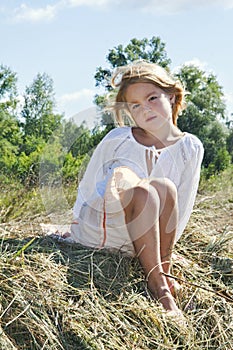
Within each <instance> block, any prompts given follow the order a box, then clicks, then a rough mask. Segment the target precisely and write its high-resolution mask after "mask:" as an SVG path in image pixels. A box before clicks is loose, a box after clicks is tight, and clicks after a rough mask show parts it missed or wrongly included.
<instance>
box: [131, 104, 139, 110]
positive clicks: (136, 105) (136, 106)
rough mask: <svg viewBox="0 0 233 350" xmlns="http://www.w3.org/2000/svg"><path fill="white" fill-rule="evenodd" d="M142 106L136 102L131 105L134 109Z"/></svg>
mask: <svg viewBox="0 0 233 350" xmlns="http://www.w3.org/2000/svg"><path fill="white" fill-rule="evenodd" d="M139 107H140V104H139V103H135V104H133V105H132V106H131V109H132V110H135V109H137V108H139Z"/></svg>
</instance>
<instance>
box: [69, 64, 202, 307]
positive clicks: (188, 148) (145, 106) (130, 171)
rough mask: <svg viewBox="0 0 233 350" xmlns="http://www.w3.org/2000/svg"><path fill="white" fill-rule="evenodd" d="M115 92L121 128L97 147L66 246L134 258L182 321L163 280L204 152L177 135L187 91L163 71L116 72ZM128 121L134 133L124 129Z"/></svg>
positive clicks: (142, 67)
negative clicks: (69, 243) (72, 243)
mask: <svg viewBox="0 0 233 350" xmlns="http://www.w3.org/2000/svg"><path fill="white" fill-rule="evenodd" d="M112 86H113V87H114V88H117V94H116V96H115V101H114V104H113V106H112V107H113V110H114V112H115V116H116V120H117V122H118V124H119V125H120V127H117V128H115V129H113V130H111V131H110V132H109V133H108V134H107V135H106V136H105V137H104V139H103V140H102V141H101V142H100V144H99V145H98V146H97V148H96V150H95V151H94V153H93V155H92V158H91V160H90V162H89V164H88V166H87V169H86V172H85V174H84V177H83V179H82V180H81V182H80V184H79V188H78V196H77V200H76V203H75V206H74V222H73V224H72V226H71V238H72V239H73V240H74V241H76V242H79V243H81V244H83V245H86V246H91V247H99V248H101V247H103V248H115V249H118V250H121V251H123V252H126V253H127V254H129V255H133V256H136V257H138V259H139V261H140V263H141V265H142V267H143V269H144V272H145V277H146V281H147V284H148V288H149V291H150V293H151V295H152V296H153V297H154V298H155V299H157V300H159V301H160V302H161V304H162V305H163V307H164V308H165V310H166V311H168V312H169V313H179V312H180V311H179V309H178V306H177V305H176V303H175V300H174V298H173V294H174V285H172V282H171V280H169V278H166V277H165V275H164V274H163V272H164V273H167V274H169V270H170V261H171V254H172V249H173V246H174V244H175V242H176V241H177V240H178V239H179V237H180V236H181V234H182V232H183V230H184V228H185V226H186V224H187V222H188V220H189V217H190V214H191V211H192V208H193V204H194V200H195V196H196V193H197V188H198V183H199V177H200V167H201V162H202V158H203V146H202V143H201V142H200V141H199V139H197V137H195V136H194V135H192V134H189V133H183V132H181V131H180V130H179V129H178V128H177V126H176V121H177V117H178V114H179V112H180V111H181V110H182V108H183V106H184V89H183V87H182V85H181V83H180V82H179V81H176V80H174V79H173V78H172V77H171V76H170V75H169V74H168V73H167V71H165V70H164V69H163V68H161V67H160V66H158V65H156V64H153V63H147V62H145V61H139V62H134V63H132V64H130V65H128V66H125V67H121V68H118V69H117V70H116V72H115V73H114V75H113V78H112ZM126 116H127V117H129V118H130V120H131V121H132V122H133V124H134V126H132V127H131V126H124V119H125V117H126Z"/></svg>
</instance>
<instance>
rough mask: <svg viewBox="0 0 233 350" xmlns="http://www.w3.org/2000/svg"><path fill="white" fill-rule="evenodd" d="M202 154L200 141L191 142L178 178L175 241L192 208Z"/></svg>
mask: <svg viewBox="0 0 233 350" xmlns="http://www.w3.org/2000/svg"><path fill="white" fill-rule="evenodd" d="M203 155H204V149H203V146H202V143H201V142H200V141H199V140H198V142H196V143H194V144H192V148H191V150H190V158H189V159H187V161H186V163H185V166H184V170H183V173H182V175H181V178H180V184H179V186H178V188H177V191H178V204H179V226H178V232H177V236H176V241H177V240H178V239H179V238H180V236H181V234H182V233H183V231H184V229H185V227H186V225H187V223H188V221H189V218H190V216H191V213H192V210H193V206H194V202H195V198H196V195H197V190H198V185H199V180H200V170H201V163H202V159H203Z"/></svg>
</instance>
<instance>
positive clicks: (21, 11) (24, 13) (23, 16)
mask: <svg viewBox="0 0 233 350" xmlns="http://www.w3.org/2000/svg"><path fill="white" fill-rule="evenodd" d="M64 4H65V3H64V1H60V2H57V3H56V4H54V5H46V6H45V7H39V8H32V7H29V6H28V5H26V4H21V5H20V7H18V8H16V9H15V10H14V15H13V19H14V20H15V21H17V22H23V21H28V22H41V21H50V20H52V19H54V18H55V17H56V15H57V13H58V11H59V10H60V9H61V8H62V7H63V6H64Z"/></svg>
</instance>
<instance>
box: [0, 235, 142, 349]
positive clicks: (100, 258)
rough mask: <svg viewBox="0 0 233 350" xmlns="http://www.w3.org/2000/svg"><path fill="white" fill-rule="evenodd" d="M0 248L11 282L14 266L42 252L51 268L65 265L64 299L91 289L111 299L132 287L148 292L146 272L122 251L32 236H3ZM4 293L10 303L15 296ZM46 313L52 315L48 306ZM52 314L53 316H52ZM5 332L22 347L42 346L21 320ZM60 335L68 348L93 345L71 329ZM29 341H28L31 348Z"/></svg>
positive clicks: (28, 263)
mask: <svg viewBox="0 0 233 350" xmlns="http://www.w3.org/2000/svg"><path fill="white" fill-rule="evenodd" d="M0 247H1V251H2V254H3V255H4V254H5V256H6V257H7V259H8V260H9V261H10V262H11V264H12V265H11V264H10V265H7V266H6V267H5V271H3V273H4V275H5V276H8V277H9V283H10V278H11V277H10V276H11V275H12V273H14V268H13V269H12V267H13V266H14V265H15V266H16V267H19V268H20V266H21V265H22V268H24V267H25V265H29V266H30V263H31V261H32V262H33V261H34V262H35V261H36V260H35V257H36V254H37V255H38V254H39V255H40V254H41V255H42V260H43V256H45V257H50V259H51V268H52V266H53V264H55V268H56V266H60V265H62V266H63V267H65V269H64V274H65V280H66V283H65V286H64V287H63V290H62V298H65V299H66V298H67V300H68V299H73V300H74V301H79V300H80V298H81V297H82V295H84V294H83V293H85V295H90V292H92V291H94V292H95V293H98V294H99V295H101V297H103V298H105V299H106V300H108V301H109V300H115V299H117V298H118V297H119V295H120V294H121V293H125V292H126V291H128V292H129V293H132V290H135V291H137V293H140V292H142V293H145V284H144V278H143V272H142V270H141V268H140V265H139V263H138V261H137V260H136V259H133V258H130V257H126V256H123V255H122V254H121V253H120V252H116V253H113V252H109V251H107V250H95V249H91V248H86V247H83V246H81V245H79V244H67V243H64V242H59V241H56V240H54V239H52V238H50V237H49V236H47V237H32V236H31V237H27V238H23V239H19V238H18V237H16V238H2V239H1V240H0ZM16 257H17V259H16ZM21 258H22V259H21ZM20 261H21V262H20ZM38 263H41V259H39V260H38ZM8 269H9V271H8ZM28 287H29V286H28ZM28 287H27V288H28ZM29 288H30V287H29ZM3 292H4V295H5V294H6V295H5V298H4V299H5V300H6V303H8V302H10V299H11V298H12V296H10V295H7V289H6V290H5V291H3ZM86 293H87V294H86ZM2 306H3V309H5V308H6V307H7V305H2ZM32 308H33V309H34V308H37V306H36V304H35V305H34V306H33V305H32ZM47 314H48V316H49V315H50V310H49V308H48V310H47ZM50 316H51V319H52V318H53V316H52V315H50ZM6 322H7V319H6V320H3V324H4V323H6ZM61 324H62V320H61ZM19 328H20V332H21V333H22V334H24V335H23V338H21V336H19V335H17V333H18V331H19ZM4 333H5V334H6V336H7V337H9V339H12V341H13V342H14V343H15V344H17V346H19V348H20V349H21V348H22V349H39V347H37V345H35V343H34V340H33V339H32V337H31V335H30V332H28V329H27V327H25V325H24V324H23V323H22V322H21V321H19V323H18V325H16V324H15V323H13V324H12V326H11V327H6V328H5V327H4ZM59 334H60V336H59V338H60V340H61V342H62V343H63V344H64V345H65V349H76V348H77V346H78V349H79V350H89V349H90V345H88V343H86V341H85V339H82V338H81V337H79V335H78V334H77V333H76V334H75V333H74V332H73V331H72V330H71V329H63V330H62V332H60V331H59ZM38 343H40V340H38ZM26 344H29V345H28V347H27V345H26ZM40 345H41V344H40ZM3 350H5V349H3ZM7 350H8V349H7Z"/></svg>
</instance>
